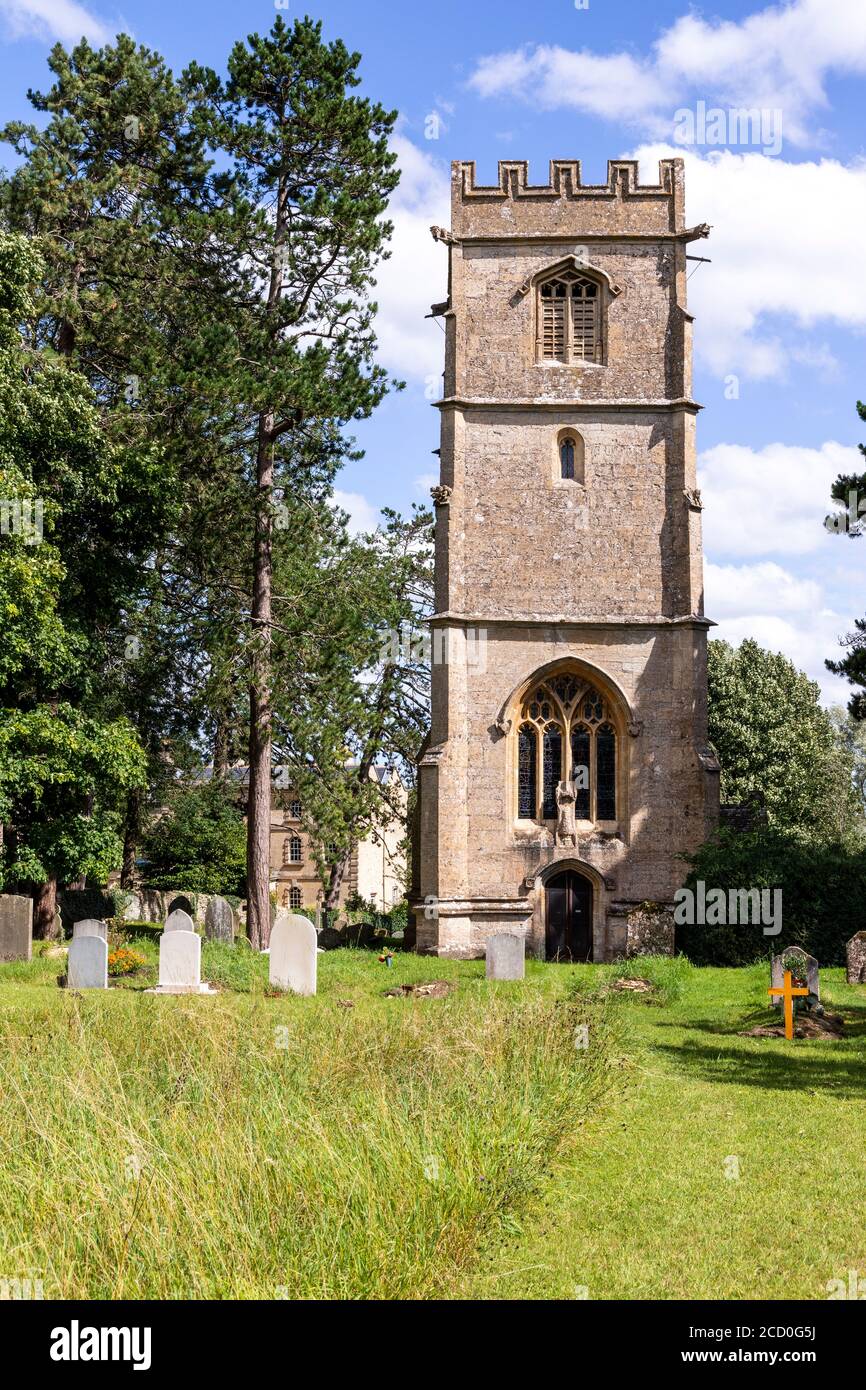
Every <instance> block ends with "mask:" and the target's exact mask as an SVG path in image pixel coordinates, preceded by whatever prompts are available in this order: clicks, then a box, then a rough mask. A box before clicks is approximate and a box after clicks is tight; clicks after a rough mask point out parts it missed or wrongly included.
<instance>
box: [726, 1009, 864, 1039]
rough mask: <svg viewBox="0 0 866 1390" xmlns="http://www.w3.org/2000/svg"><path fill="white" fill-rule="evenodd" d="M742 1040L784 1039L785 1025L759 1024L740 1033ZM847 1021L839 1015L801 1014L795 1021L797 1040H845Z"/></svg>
mask: <svg viewBox="0 0 866 1390" xmlns="http://www.w3.org/2000/svg"><path fill="white" fill-rule="evenodd" d="M739 1036H740V1037H741V1038H784V1036H785V1025H784V1024H783V1023H775V1024H759V1025H758V1026H757V1027H756V1028H747V1029H746V1031H745V1032H744V1033H740V1035H739ZM844 1036H845V1020H844V1019H843V1018H841V1017H840V1015H839V1014H828V1013H823V1014H800V1015H798V1016H797V1018H795V1020H794V1037H795V1038H844Z"/></svg>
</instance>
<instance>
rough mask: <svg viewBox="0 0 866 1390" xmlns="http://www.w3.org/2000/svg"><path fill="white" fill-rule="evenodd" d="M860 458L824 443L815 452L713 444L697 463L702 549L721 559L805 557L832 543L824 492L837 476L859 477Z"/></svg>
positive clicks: (856, 453)
mask: <svg viewBox="0 0 866 1390" xmlns="http://www.w3.org/2000/svg"><path fill="white" fill-rule="evenodd" d="M860 465H861V458H860V453H859V451H858V450H857V449H855V448H853V447H848V446H846V445H844V444H837V443H835V442H834V441H832V440H831V441H828V442H827V443H826V444H822V445H821V448H820V449H808V448H800V447H797V446H795V445H791V444H767V445H766V446H765V447H764V448H763V449H750V448H748V447H747V446H746V445H742V444H716V445H715V446H714V447H713V448H712V449H707V450H705V452H704V453H702V454H701V456H700V458H699V460H698V481H699V484H700V488H701V497H702V499H703V502H704V513H703V523H704V525H703V532H704V546H705V549H706V551H707V553H708V554H711V555H713V556H715V557H721V556H726V557H728V556H758V555H789V556H790V555H811V554H813V553H815V552H817V551H820V550H822V549H824V550H825V551H826V554H827V557H828V558H829V557H830V556H831V555H832V556H833V557H834V558H835V555H836V552H835V551H834V550H833V549H832V547H834V546H838V545H839V544H840V539H839V538H838V537H836V536H834V535H831V534H830V533H828V532H827V530H825V528H824V525H823V521H824V517H825V516H827V515H828V513H832V512H833V510H834V507H833V504H832V502H831V500H830V488H831V485H832V484H833V482H834V481H835V479H836V477H837V476H838V474H840V473H858V472H859V471H860Z"/></svg>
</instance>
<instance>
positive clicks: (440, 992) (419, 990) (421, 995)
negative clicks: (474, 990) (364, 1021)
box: [384, 980, 454, 999]
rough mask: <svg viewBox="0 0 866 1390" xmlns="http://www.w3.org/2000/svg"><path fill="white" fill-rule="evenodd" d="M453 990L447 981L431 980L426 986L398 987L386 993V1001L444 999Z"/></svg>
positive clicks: (387, 990)
mask: <svg viewBox="0 0 866 1390" xmlns="http://www.w3.org/2000/svg"><path fill="white" fill-rule="evenodd" d="M453 988H454V986H453V985H451V984H449V983H448V981H447V980H431V981H430V982H429V984H426V985H398V986H397V988H396V989H386V990H385V991H384V993H385V998H386V999H444V998H445V995H446V994H450V993H451V991H452V989H453Z"/></svg>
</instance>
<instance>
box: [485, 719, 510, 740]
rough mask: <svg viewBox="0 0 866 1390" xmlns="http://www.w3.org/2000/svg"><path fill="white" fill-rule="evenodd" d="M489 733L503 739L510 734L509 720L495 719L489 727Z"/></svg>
mask: <svg viewBox="0 0 866 1390" xmlns="http://www.w3.org/2000/svg"><path fill="white" fill-rule="evenodd" d="M490 731H491V733H493V734H496V735H498V736H499V738H505V735H506V734H510V733H511V720H510V719H502V718H500V719H495V720H494V721H493V724H492V725H491V727H490Z"/></svg>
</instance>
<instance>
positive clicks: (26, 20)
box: [0, 0, 110, 44]
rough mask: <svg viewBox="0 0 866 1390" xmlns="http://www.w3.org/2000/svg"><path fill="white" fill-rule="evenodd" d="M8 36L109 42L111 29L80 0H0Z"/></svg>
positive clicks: (71, 41) (63, 40) (62, 40)
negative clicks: (81, 3)
mask: <svg viewBox="0 0 866 1390" xmlns="http://www.w3.org/2000/svg"><path fill="white" fill-rule="evenodd" d="M0 14H2V16H3V19H4V22H5V27H6V31H7V35H8V37H10V38H13V39H22V38H37V39H43V40H46V39H60V40H61V42H63V43H77V42H78V40H79V39H81V38H87V39H90V40H91V41H92V42H93V43H100V44H101V43H106V42H107V41H108V39H109V37H110V34H109V31H108V29H107V28H106V27H105V25H104V24H103V23H102V21H101V20H99V19H97V18H96V16H95V15H92V14H91V13H90V11H89V10H86V9H85V8H84V6H83V5H79V4H77V3H76V0H0Z"/></svg>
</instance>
